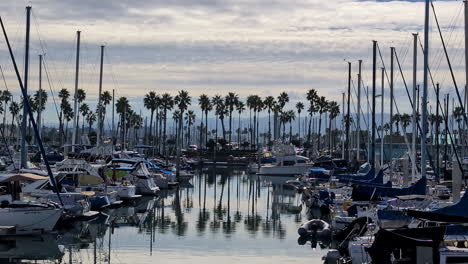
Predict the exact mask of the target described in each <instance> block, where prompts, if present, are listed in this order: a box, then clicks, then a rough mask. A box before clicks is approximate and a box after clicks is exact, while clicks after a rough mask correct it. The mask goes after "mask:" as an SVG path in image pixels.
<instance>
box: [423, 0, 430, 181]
mask: <svg viewBox="0 0 468 264" xmlns="http://www.w3.org/2000/svg"><path fill="white" fill-rule="evenodd" d="M429 1H430V0H426V10H425V13H426V15H425V23H424V75H423V94H422V104H421V106H422V113H421V119H422V121H423V122H422V133H421V176H422V177H426V163H427V162H426V159H427V149H426V131H427V84H428V83H427V81H428V70H429V69H428V68H429Z"/></svg>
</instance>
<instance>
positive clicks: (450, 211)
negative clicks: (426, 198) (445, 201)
mask: <svg viewBox="0 0 468 264" xmlns="http://www.w3.org/2000/svg"><path fill="white" fill-rule="evenodd" d="M467 208H468V192H465V194H464V195H463V196H462V198H461V199H460V200H459V201H458V202H456V203H454V204H452V205H449V206H446V207H443V208H439V209H435V210H431V211H417V210H408V211H407V214H408V215H409V216H413V217H417V218H423V219H427V220H431V221H439V222H449V223H450V222H452V223H453V222H465V223H466V222H468V210H467Z"/></svg>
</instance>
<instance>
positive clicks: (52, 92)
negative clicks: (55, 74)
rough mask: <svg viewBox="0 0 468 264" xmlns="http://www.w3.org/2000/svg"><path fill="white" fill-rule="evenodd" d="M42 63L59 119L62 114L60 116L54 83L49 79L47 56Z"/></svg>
mask: <svg viewBox="0 0 468 264" xmlns="http://www.w3.org/2000/svg"><path fill="white" fill-rule="evenodd" d="M42 62H43V64H44V72H45V74H46V78H47V83H48V84H49V91H50V95H51V97H52V100H53V101H54V107H55V111H56V112H57V117H59V116H60V114H59V110H58V108H57V102H56V101H55V95H54V89H53V87H52V83H51V81H50V78H49V70H48V68H47V64H46V62H45V56H44V57H43V61H42Z"/></svg>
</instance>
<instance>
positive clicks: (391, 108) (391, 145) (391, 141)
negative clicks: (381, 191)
mask: <svg viewBox="0 0 468 264" xmlns="http://www.w3.org/2000/svg"><path fill="white" fill-rule="evenodd" d="M394 54H395V48H394V47H391V48H390V142H389V143H390V151H389V152H390V154H389V157H390V175H391V174H392V172H393V166H392V160H393V77H394V76H393V74H394V73H393V67H394Z"/></svg>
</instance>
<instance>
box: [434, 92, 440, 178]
mask: <svg viewBox="0 0 468 264" xmlns="http://www.w3.org/2000/svg"><path fill="white" fill-rule="evenodd" d="M439 92H440V87H439V84H438V83H437V88H436V99H437V101H436V131H435V140H436V155H435V158H436V159H435V161H436V173H435V177H436V178H435V181H436V183H439V181H440V174H439V172H440V170H439V167H440V164H439V163H440V162H439V161H440V147H439Z"/></svg>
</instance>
